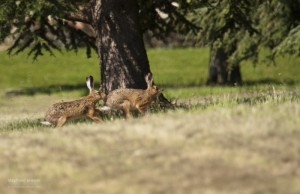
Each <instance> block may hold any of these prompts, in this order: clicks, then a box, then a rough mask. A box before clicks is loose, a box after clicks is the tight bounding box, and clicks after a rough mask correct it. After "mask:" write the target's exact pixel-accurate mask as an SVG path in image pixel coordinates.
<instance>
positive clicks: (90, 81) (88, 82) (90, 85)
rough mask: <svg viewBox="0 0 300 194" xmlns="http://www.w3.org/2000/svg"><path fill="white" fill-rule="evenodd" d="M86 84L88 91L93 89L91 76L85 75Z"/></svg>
mask: <svg viewBox="0 0 300 194" xmlns="http://www.w3.org/2000/svg"><path fill="white" fill-rule="evenodd" d="M86 86H87V87H88V89H89V90H90V92H91V91H92V90H94V78H93V76H91V75H90V76H88V77H86Z"/></svg>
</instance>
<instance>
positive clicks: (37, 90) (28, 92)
mask: <svg viewBox="0 0 300 194" xmlns="http://www.w3.org/2000/svg"><path fill="white" fill-rule="evenodd" d="M266 84H269V85H288V86H294V85H296V84H297V82H295V81H294V80H284V81H278V80H275V79H261V80H248V81H244V82H243V84H242V85H240V87H242V86H258V85H266ZM95 85H99V84H97V83H95ZM158 85H159V86H160V87H161V88H173V89H176V88H191V87H193V88H195V87H204V86H206V85H205V83H193V82H192V83H175V84H158ZM216 86H218V85H216ZM224 86H230V85H224ZM73 90H82V91H83V93H84V94H87V93H88V91H87V89H86V86H85V85H84V84H78V85H71V84H65V85H50V86H48V87H28V88H20V89H13V90H10V91H7V92H6V93H5V95H6V96H22V95H24V96H33V95H36V94H52V93H56V92H62V91H65V92H67V91H73ZM85 90H86V91H85Z"/></svg>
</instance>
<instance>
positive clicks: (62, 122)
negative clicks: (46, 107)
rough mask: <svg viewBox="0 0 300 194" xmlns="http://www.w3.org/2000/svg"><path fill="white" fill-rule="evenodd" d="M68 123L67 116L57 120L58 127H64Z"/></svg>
mask: <svg viewBox="0 0 300 194" xmlns="http://www.w3.org/2000/svg"><path fill="white" fill-rule="evenodd" d="M66 121H67V117H66V116H61V117H59V119H58V120H57V124H56V127H62V126H63V125H64V124H65V123H66Z"/></svg>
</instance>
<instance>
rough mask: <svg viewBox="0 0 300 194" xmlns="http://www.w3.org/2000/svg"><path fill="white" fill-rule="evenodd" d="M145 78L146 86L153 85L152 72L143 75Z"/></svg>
mask: <svg viewBox="0 0 300 194" xmlns="http://www.w3.org/2000/svg"><path fill="white" fill-rule="evenodd" d="M145 80H146V83H147V85H148V88H149V87H151V86H153V78H152V74H151V73H148V74H147V75H146V76H145Z"/></svg>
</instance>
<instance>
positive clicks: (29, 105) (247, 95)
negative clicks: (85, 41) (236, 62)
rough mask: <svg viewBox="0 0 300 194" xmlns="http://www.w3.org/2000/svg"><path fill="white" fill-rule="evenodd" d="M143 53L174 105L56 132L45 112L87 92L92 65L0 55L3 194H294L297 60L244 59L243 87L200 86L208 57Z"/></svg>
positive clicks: (298, 147)
mask: <svg viewBox="0 0 300 194" xmlns="http://www.w3.org/2000/svg"><path fill="white" fill-rule="evenodd" d="M148 55H149V61H150V64H151V68H152V71H153V73H154V78H155V81H156V83H157V84H158V85H160V86H162V87H163V88H164V89H165V90H164V92H165V94H166V96H167V97H168V98H170V99H171V100H172V101H173V103H176V104H177V105H180V106H179V107H181V108H178V109H175V110H166V111H158V112H157V111H155V110H154V111H153V113H152V114H151V113H149V114H148V115H147V116H146V117H144V118H137V119H133V120H129V121H126V120H123V119H118V118H117V119H114V120H110V119H107V118H106V119H105V120H104V121H103V122H102V123H101V124H94V123H92V122H91V121H89V120H83V121H79V122H70V123H68V124H67V125H65V126H64V127H62V128H60V129H54V128H51V127H45V126H41V125H40V124H39V121H40V120H41V119H42V117H43V115H44V113H45V111H46V110H47V107H49V106H50V105H51V104H52V103H55V102H58V101H62V100H64V101H67V100H71V99H76V98H78V97H79V96H82V95H84V94H85V93H86V89H85V83H84V79H85V76H86V75H89V74H92V75H93V76H94V77H98V74H99V73H98V63H97V59H96V58H92V59H86V58H85V56H84V52H79V53H78V54H77V55H75V54H74V53H66V56H63V55H61V54H57V56H56V58H51V57H49V56H45V57H44V58H40V59H39V61H37V62H35V63H31V62H32V61H31V59H30V58H29V59H28V58H26V55H25V54H22V55H20V56H16V57H8V56H6V55H5V53H4V52H0V68H1V72H2V76H0V115H1V116H0V165H1V166H2V168H1V171H0V193H1V194H2V193H3V194H14V193H22V194H23V193H25V194H27V193H28V194H29V193H30V194H31V193H46V194H48V193H49V194H50V193H64V194H65V193H75V194H76V193H128V194H129V193H130V194H135V193H137V194H143V193H145V194H153V193H162V194H166V193H172V194H173V193H178V194H179V193H195V194H198V193H203V194H227V193H230V194H235V193H236V194H250V193H251V194H252V193H253V194H254V193H255V194H256V193H264V194H268V193H270V194H282V193H285V194H298V193H300V185H299V180H300V166H299V163H300V143H299V139H300V76H299V74H300V66H299V62H300V60H299V59H298V58H288V57H285V58H280V59H278V61H277V65H276V66H272V65H271V66H270V65H267V64H265V63H263V62H262V61H261V62H260V63H259V64H257V66H256V68H253V65H252V64H251V63H250V62H245V63H244V64H242V73H243V79H244V81H245V84H244V86H242V87H206V86H205V80H206V76H207V63H208V50H207V49H154V50H148ZM54 64H55V65H54ZM154 112H155V113H154Z"/></svg>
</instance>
